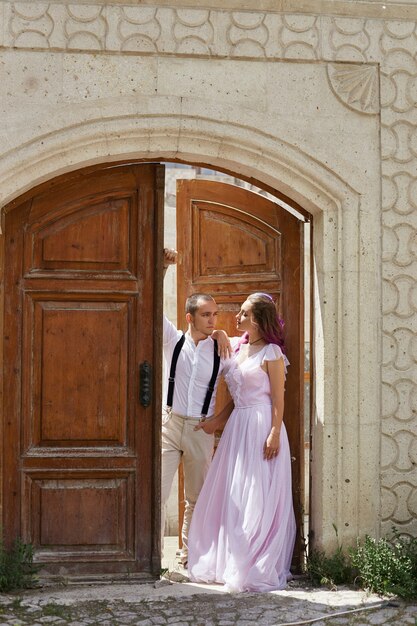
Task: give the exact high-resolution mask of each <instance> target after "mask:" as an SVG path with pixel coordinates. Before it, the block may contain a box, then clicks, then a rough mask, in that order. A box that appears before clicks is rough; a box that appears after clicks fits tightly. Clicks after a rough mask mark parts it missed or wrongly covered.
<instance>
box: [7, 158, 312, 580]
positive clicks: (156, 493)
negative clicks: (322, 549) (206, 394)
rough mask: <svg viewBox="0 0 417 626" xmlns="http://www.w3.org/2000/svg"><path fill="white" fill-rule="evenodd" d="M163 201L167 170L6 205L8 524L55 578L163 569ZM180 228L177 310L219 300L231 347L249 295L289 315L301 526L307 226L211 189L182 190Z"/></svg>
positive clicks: (68, 185) (72, 180) (289, 406)
mask: <svg viewBox="0 0 417 626" xmlns="http://www.w3.org/2000/svg"><path fill="white" fill-rule="evenodd" d="M163 198H164V168H163V166H161V165H158V164H136V165H117V166H111V167H110V166H109V167H102V168H91V170H83V171H82V172H80V173H74V174H71V175H67V176H65V177H63V178H58V179H55V180H54V181H52V182H50V183H48V184H45V185H43V186H41V187H40V188H38V189H36V190H34V191H32V192H31V193H29V194H27V196H25V197H22V198H20V199H19V200H18V201H17V202H15V203H14V204H13V205H10V206H8V207H6V215H5V223H4V232H5V235H4V258H5V263H4V277H3V278H4V309H3V320H4V321H3V324H4V342H3V346H4V348H3V392H4V393H3V407H2V408H3V421H2V433H3V443H2V520H1V525H2V528H3V533H4V536H5V539H6V542H8V543H10V542H11V541H13V539H15V538H16V537H22V538H23V540H24V541H25V542H27V543H31V544H32V545H33V546H34V549H35V554H36V560H37V561H38V562H39V563H41V564H42V566H43V571H44V573H48V574H52V575H53V574H60V575H79V576H82V575H86V576H91V575H103V574H109V575H116V574H118V575H123V574H125V573H129V574H130V575H135V576H137V577H139V578H143V579H147V578H151V577H153V576H155V575H157V574H158V572H159V568H160V511H159V507H160V423H161V420H160V408H161V378H160V376H161V360H162V346H161V343H162V342H161V336H162V267H161V266H162V249H163ZM177 215H178V233H179V235H178V236H179V239H178V246H179V252H180V259H179V265H178V302H179V311H180V313H181V312H182V308H183V304H184V300H185V297H186V296H187V295H189V294H190V293H191V292H195V291H204V292H208V293H212V294H213V295H214V296H215V297H216V300H217V302H218V304H219V309H220V319H219V326H220V327H223V328H225V329H226V330H227V331H228V332H229V333H230V334H231V335H232V334H234V333H235V320H234V317H235V314H236V312H237V310H238V308H239V306H240V304H241V302H242V301H243V300H244V299H245V297H246V295H248V294H249V293H251V292H253V291H266V292H267V293H270V294H271V295H273V296H274V297H275V298H276V301H277V307H278V310H279V311H280V313H281V314H282V315H283V316H284V318H285V321H286V331H287V332H286V335H287V341H288V356H289V359H290V361H291V369H290V375H289V377H288V381H287V394H286V410H285V421H286V425H287V429H288V431H289V436H290V442H291V448H292V455H293V458H294V460H293V477H294V495H295V503H296V511H297V518H298V521H299V523H301V501H302V484H303V474H302V472H303V459H302V451H303V445H302V432H303V424H302V381H303V364H302V354H303V347H302V343H303V336H302V326H303V323H302V310H303V305H302V300H303V299H302V228H301V223H300V222H299V221H298V220H297V219H296V218H295V217H294V216H291V215H289V214H288V213H287V212H286V211H284V210H283V209H280V208H279V207H277V205H276V204H275V203H272V202H270V201H269V200H266V199H265V198H263V197H261V196H259V195H257V194H253V193H251V192H249V191H246V190H243V189H241V188H238V187H236V186H231V185H224V184H223V185H221V184H219V183H213V182H211V181H180V183H179V190H178V206H177ZM179 319H180V323H181V321H184V320H181V315H180V317H179ZM152 392H153V393H152ZM219 402H221V397H220V399H219ZM0 432H1V429H0Z"/></svg>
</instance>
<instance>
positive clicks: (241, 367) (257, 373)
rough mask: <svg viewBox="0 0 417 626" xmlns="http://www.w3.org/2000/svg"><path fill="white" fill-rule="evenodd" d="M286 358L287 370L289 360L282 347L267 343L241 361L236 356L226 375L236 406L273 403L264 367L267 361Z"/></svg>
mask: <svg viewBox="0 0 417 626" xmlns="http://www.w3.org/2000/svg"><path fill="white" fill-rule="evenodd" d="M277 359H284V366H285V372H287V365H289V361H288V359H287V357H286V356H285V355H284V353H283V352H282V350H281V348H280V347H279V346H277V345H275V344H267V345H266V346H264V347H263V348H262V349H261V350H259V351H258V352H256V353H255V354H253V355H251V356H249V357H247V358H246V359H245V360H244V361H242V362H241V363H239V362H238V361H237V359H236V357H234V358H233V359H231V362H230V367H229V370H228V372H227V373H226V375H225V380H226V383H227V386H228V388H229V391H230V394H231V396H232V398H233V401H234V403H235V407H247V406H256V405H258V404H271V387H270V383H269V377H268V374H267V373H266V372H265V370H264V369H263V368H262V364H263V363H264V362H265V361H275V360H277Z"/></svg>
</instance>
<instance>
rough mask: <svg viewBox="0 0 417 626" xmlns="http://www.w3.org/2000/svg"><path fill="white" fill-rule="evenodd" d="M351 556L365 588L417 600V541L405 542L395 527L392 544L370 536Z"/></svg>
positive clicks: (406, 540)
mask: <svg viewBox="0 0 417 626" xmlns="http://www.w3.org/2000/svg"><path fill="white" fill-rule="evenodd" d="M350 553H351V558H352V564H353V566H354V567H355V568H356V570H357V572H358V582H359V583H360V584H361V586H363V587H364V588H365V589H369V590H370V591H373V592H375V593H378V594H381V595H386V594H395V595H398V596H401V597H402V598H405V599H408V600H410V599H413V598H417V538H415V537H414V538H411V539H408V538H407V539H405V538H403V537H401V536H400V534H399V533H398V531H397V530H396V529H395V528H394V529H393V538H392V540H391V541H388V540H387V539H380V540H379V541H376V540H375V539H373V538H372V537H369V536H366V537H365V539H364V541H363V543H360V542H359V541H358V543H357V546H356V548H354V549H352V550H350Z"/></svg>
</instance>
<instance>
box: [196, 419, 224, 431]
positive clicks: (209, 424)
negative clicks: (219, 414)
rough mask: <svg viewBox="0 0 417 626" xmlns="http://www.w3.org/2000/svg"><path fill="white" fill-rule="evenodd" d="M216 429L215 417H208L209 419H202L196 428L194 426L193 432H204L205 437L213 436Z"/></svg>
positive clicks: (217, 425) (217, 422) (217, 421)
mask: <svg viewBox="0 0 417 626" xmlns="http://www.w3.org/2000/svg"><path fill="white" fill-rule="evenodd" d="M218 429H219V420H218V419H217V418H216V417H210V418H209V419H205V418H202V419H201V420H200V421H199V422H198V424H197V426H194V430H204V432H205V433H206V435H213V434H214V433H215V432H216V430H218Z"/></svg>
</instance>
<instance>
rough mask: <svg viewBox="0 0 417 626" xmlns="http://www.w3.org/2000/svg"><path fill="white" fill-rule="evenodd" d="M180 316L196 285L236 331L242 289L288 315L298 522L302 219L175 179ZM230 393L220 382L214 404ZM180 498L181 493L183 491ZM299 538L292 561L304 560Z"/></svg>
mask: <svg viewBox="0 0 417 626" xmlns="http://www.w3.org/2000/svg"><path fill="white" fill-rule="evenodd" d="M177 247H178V251H179V261H178V270H177V277H178V278H177V281H178V282H177V297H178V311H177V313H178V320H179V325H180V326H183V327H184V326H185V315H184V302H185V299H186V297H187V296H189V295H190V294H192V293H196V292H206V293H209V294H211V295H213V296H214V297H215V299H216V302H217V304H218V305H219V318H218V328H224V329H225V330H226V331H227V332H228V333H229V335H231V336H236V335H237V334H238V333H237V331H236V319H235V316H236V314H237V312H238V311H239V309H240V305H241V304H242V302H243V301H244V300H245V299H246V297H247V296H248V295H249V294H250V293H253V292H257V291H260V292H266V293H268V294H270V295H271V296H272V297H273V298H274V300H275V302H276V308H277V312H278V313H279V315H280V316H281V317H282V318H283V319H284V321H285V336H286V346H287V356H288V358H289V361H290V363H291V367H290V368H289V374H288V377H287V382H286V395H285V412H284V421H285V425H286V428H287V431H288V436H289V440H290V447H291V455H292V460H293V463H292V475H293V493H294V508H295V514H296V518H297V523H298V528H299V529H301V527H302V523H303V500H304V497H303V493H304V487H303V485H304V441H303V438H304V418H303V386H304V300H303V223H302V222H301V221H300V220H298V219H297V218H296V217H295V216H294V215H292V214H290V213H288V212H287V211H285V210H284V209H283V208H282V207H280V206H279V205H277V204H276V203H274V202H271V201H270V200H268V199H267V198H265V197H263V196H261V195H259V194H255V193H253V192H250V191H248V190H246V189H243V188H242V187H236V186H234V185H230V184H226V183H219V182H215V181H210V180H178V181H177ZM228 399H229V395H228V393H227V391H226V389H225V386H224V385H222V386H220V388H219V392H218V396H217V402H216V412H218V411H219V410H220V409H221V408H222V407H223V406H224V404H225V403H226V402H227V401H228ZM180 500H181V494H180ZM301 550H302V546H301V538H300V533H299V535H298V539H297V546H296V550H295V561H296V562H297V561H298V563H299V562H300V560H301Z"/></svg>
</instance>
